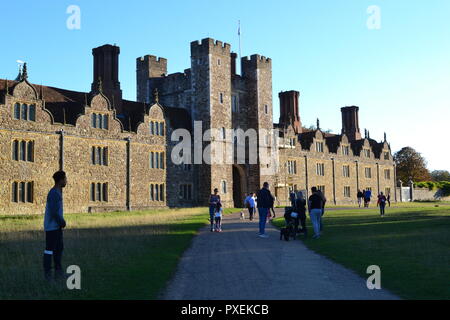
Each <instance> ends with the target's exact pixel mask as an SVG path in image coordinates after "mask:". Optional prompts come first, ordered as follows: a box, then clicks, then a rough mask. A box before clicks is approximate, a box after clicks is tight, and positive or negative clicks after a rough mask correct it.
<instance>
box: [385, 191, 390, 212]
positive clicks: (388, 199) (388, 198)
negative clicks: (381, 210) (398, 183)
mask: <svg viewBox="0 0 450 320" xmlns="http://www.w3.org/2000/svg"><path fill="white" fill-rule="evenodd" d="M386 200H387V202H388V204H389V208H390V207H391V194H390V193H388V195H387V198H386Z"/></svg>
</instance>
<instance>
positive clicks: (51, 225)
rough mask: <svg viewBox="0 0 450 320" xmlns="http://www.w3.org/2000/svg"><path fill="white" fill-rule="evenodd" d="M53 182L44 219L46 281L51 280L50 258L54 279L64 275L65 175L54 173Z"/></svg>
mask: <svg viewBox="0 0 450 320" xmlns="http://www.w3.org/2000/svg"><path fill="white" fill-rule="evenodd" d="M53 180H55V185H54V186H53V188H51V189H50V191H49V193H48V195H47V204H46V206H45V217H44V231H45V251H44V276H45V279H46V280H51V270H52V258H53V262H54V264H55V278H56V279H58V278H62V277H63V275H64V273H63V270H62V266H61V259H62V252H63V249H64V245H63V231H62V229H63V228H65V227H66V221H65V220H64V216H63V198H62V189H63V188H64V187H65V186H66V184H67V177H66V173H65V172H64V171H58V172H55V174H54V175H53Z"/></svg>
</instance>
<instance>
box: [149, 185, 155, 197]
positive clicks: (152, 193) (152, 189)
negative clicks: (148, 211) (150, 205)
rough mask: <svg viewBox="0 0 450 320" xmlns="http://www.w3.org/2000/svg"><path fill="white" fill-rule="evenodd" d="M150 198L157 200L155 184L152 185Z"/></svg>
mask: <svg viewBox="0 0 450 320" xmlns="http://www.w3.org/2000/svg"><path fill="white" fill-rule="evenodd" d="M150 200H151V201H155V190H154V185H153V184H151V185H150Z"/></svg>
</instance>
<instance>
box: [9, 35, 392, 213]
mask: <svg viewBox="0 0 450 320" xmlns="http://www.w3.org/2000/svg"><path fill="white" fill-rule="evenodd" d="M190 47H191V66H190V68H189V69H186V70H184V72H181V73H175V74H167V63H168V61H167V60H166V59H164V58H157V57H155V56H152V55H147V56H144V57H140V58H137V60H136V66H137V74H136V79H137V98H138V102H133V101H128V100H125V99H123V98H122V91H121V88H120V82H119V72H118V71H119V59H118V56H119V53H120V49H119V48H118V47H116V46H111V45H104V46H101V47H98V48H95V49H93V51H92V54H93V57H94V59H93V60H94V63H93V67H94V68H93V82H92V84H91V91H90V92H75V91H69V90H65V89H59V88H52V87H46V86H39V85H35V84H32V83H30V82H28V73H27V70H26V66H24V70H23V72H22V73H21V74H19V79H18V81H7V80H1V79H0V214H27V213H43V212H44V209H45V208H44V206H45V202H46V195H47V192H48V190H49V189H50V188H51V187H52V185H53V181H52V178H51V177H52V175H53V173H54V172H55V171H57V170H60V169H63V170H65V171H66V172H67V175H68V181H69V183H68V185H67V187H66V188H65V189H64V206H65V212H99V211H115V210H140V209H147V208H155V207H166V206H171V207H191V206H199V205H207V203H208V199H209V195H210V194H211V192H212V190H213V189H214V188H218V189H219V191H220V193H221V198H222V202H223V204H224V205H225V206H227V207H231V206H236V207H239V206H242V202H243V198H244V194H245V193H248V192H256V191H258V190H259V189H260V188H261V185H262V183H263V182H264V181H268V182H269V183H270V186H271V189H272V191H273V193H274V195H275V196H276V198H277V204H279V205H284V204H286V203H287V200H288V197H289V192H290V191H292V190H309V189H310V188H311V187H312V186H319V187H321V188H322V189H324V191H325V195H326V197H327V199H328V201H329V203H336V204H344V203H354V202H356V193H357V190H358V189H366V188H371V190H372V191H373V193H374V194H376V193H378V192H381V191H383V192H387V193H391V198H392V199H393V200H395V199H397V189H396V188H395V179H396V177H395V166H394V163H393V159H392V154H391V150H390V146H389V144H388V143H387V142H386V137H385V139H384V141H381V142H377V141H375V140H373V139H371V138H370V137H369V134H368V133H366V135H365V137H364V138H362V136H361V134H360V129H359V119H358V112H359V108H358V107H355V106H352V107H345V108H342V110H341V111H342V122H343V123H342V128H343V129H342V132H341V134H330V133H326V132H323V131H321V130H320V128H319V123H318V125H317V129H316V130H307V129H304V128H302V126H301V119H300V114H299V101H298V99H299V93H298V92H296V91H287V92H281V93H280V108H281V110H280V111H281V112H280V119H279V122H278V123H275V124H274V120H273V97H272V61H271V59H270V58H266V57H264V56H260V55H252V56H250V57H243V58H242V59H241V67H242V70H241V74H238V73H237V71H236V59H237V55H236V54H235V53H233V52H231V47H230V45H229V44H227V43H222V42H220V41H215V40H213V39H210V38H207V39H203V40H202V41H200V42H199V41H194V42H192V43H191V46H190ZM199 124H200V125H201V127H199V126H198V125H199ZM177 129H184V132H187V134H189V135H190V136H191V137H192V138H194V139H193V140H192V141H191V146H190V152H191V154H192V157H191V159H190V160H191V161H189V162H188V163H181V164H180V163H179V164H176V163H175V162H174V161H173V159H172V157H174V156H175V155H176V152H173V151H174V148H177V147H178V140H177V141H172V135H173V134H174V133H177V134H178V133H179V131H178V130H177ZM236 129H241V130H242V132H249V130H254V132H255V133H256V134H257V137H256V138H257V140H256V142H255V144H257V147H265V148H266V151H267V152H268V155H269V156H268V157H261V156H259V155H258V156H257V158H256V160H257V161H256V163H253V164H249V161H248V160H249V158H250V157H251V156H252V155H251V154H250V152H249V148H250V147H251V146H249V144H248V143H247V144H246V153H245V155H244V156H243V159H241V160H245V161H242V162H239V161H238V157H237V155H236V154H233V157H232V158H231V161H230V162H225V163H215V162H214V161H213V160H214V159H212V158H208V157H207V159H205V160H206V161H207V162H208V161H213V162H212V163H211V164H208V163H205V162H203V159H194V156H193V155H194V153H195V152H194V151H195V150H200V151H202V150H204V149H207V148H211V150H212V151H213V154H216V155H219V158H221V157H220V156H221V155H222V154H221V153H222V152H223V155H227V156H229V153H228V152H226V151H224V150H227V149H228V150H233V148H236V143H246V142H245V141H244V142H242V141H241V142H238V141H237V140H236V138H235V137H234V136H233V135H232V134H231V133H230V132H232V131H233V130H236ZM202 137H203V139H201V138H202ZM200 154H203V153H202V152H201V153H200ZM266 158H269V160H270V162H267V161H266V160H267V159H266ZM307 192H309V191H307Z"/></svg>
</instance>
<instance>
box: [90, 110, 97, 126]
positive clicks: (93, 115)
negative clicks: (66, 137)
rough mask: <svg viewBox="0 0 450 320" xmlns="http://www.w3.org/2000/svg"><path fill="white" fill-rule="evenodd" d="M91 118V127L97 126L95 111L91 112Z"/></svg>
mask: <svg viewBox="0 0 450 320" xmlns="http://www.w3.org/2000/svg"><path fill="white" fill-rule="evenodd" d="M91 119H92V123H91V126H92V128H97V115H96V114H95V113H93V114H92V116H91Z"/></svg>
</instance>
